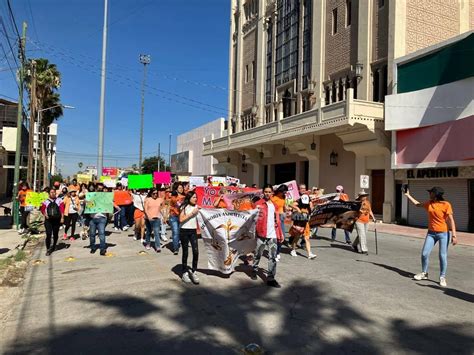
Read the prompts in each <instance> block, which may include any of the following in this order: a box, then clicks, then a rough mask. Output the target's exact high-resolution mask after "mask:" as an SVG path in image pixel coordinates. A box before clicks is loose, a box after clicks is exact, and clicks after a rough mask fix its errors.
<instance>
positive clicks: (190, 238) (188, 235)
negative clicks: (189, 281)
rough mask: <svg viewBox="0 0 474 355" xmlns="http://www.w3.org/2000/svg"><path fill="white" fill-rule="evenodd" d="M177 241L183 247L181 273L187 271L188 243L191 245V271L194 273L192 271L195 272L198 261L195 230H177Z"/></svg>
mask: <svg viewBox="0 0 474 355" xmlns="http://www.w3.org/2000/svg"><path fill="white" fill-rule="evenodd" d="M158 238H159V237H158ZM179 239H180V240H181V246H182V247H183V259H182V267H183V272H185V271H187V270H188V246H189V243H191V248H192V251H193V268H192V271H193V272H194V271H196V270H197V266H198V259H199V250H198V242H197V233H196V230H195V229H180V230H179Z"/></svg>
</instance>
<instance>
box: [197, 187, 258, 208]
mask: <svg viewBox="0 0 474 355" xmlns="http://www.w3.org/2000/svg"><path fill="white" fill-rule="evenodd" d="M194 191H196V195H197V204H198V206H200V207H203V208H214V201H215V200H216V198H218V197H219V196H220V195H224V196H225V195H228V194H237V193H248V192H256V191H260V190H256V189H252V188H239V187H230V186H220V187H219V186H198V187H196V189H195V190H194ZM224 201H225V199H224ZM228 201H229V203H227V201H226V205H227V206H226V207H227V208H230V209H234V207H233V203H232V200H228ZM238 202H239V206H240V201H238ZM242 207H243V206H242Z"/></svg>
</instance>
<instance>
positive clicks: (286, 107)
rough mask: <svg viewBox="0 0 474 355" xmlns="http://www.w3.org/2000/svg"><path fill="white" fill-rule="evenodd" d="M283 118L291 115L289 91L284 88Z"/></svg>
mask: <svg viewBox="0 0 474 355" xmlns="http://www.w3.org/2000/svg"><path fill="white" fill-rule="evenodd" d="M282 100H283V118H285V117H290V116H291V93H290V91H289V90H286V91H285V93H284V94H283V98H282Z"/></svg>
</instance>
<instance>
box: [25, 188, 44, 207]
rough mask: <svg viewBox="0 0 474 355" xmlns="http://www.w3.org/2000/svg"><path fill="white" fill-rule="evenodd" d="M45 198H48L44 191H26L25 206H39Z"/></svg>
mask: <svg viewBox="0 0 474 355" xmlns="http://www.w3.org/2000/svg"><path fill="white" fill-rule="evenodd" d="M47 199H48V193H46V192H33V191H28V192H27V193H26V200H25V203H26V205H27V206H33V207H41V204H42V203H43V202H44V201H46V200H47Z"/></svg>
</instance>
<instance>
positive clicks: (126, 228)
mask: <svg viewBox="0 0 474 355" xmlns="http://www.w3.org/2000/svg"><path fill="white" fill-rule="evenodd" d="M128 228H130V227H129V226H125V227H123V229H122V230H123V231H124V232H126V231H127V230H128Z"/></svg>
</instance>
